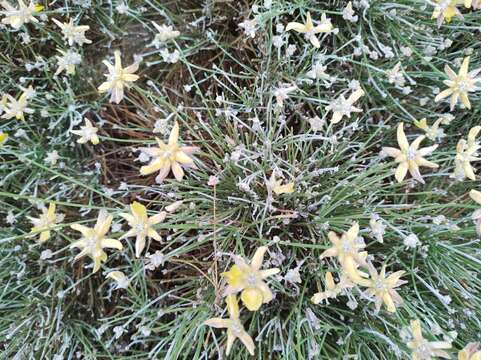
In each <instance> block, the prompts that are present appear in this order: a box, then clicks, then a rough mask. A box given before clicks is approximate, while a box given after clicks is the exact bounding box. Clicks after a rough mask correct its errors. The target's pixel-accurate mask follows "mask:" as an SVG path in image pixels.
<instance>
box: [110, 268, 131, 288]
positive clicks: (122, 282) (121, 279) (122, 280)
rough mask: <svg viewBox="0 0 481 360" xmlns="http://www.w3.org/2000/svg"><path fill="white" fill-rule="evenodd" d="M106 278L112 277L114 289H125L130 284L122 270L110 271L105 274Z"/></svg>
mask: <svg viewBox="0 0 481 360" xmlns="http://www.w3.org/2000/svg"><path fill="white" fill-rule="evenodd" d="M105 277H106V278H107V279H112V280H114V281H115V282H116V284H115V290H117V289H127V287H128V286H129V284H130V280H129V278H128V277H127V276H125V274H124V273H123V272H122V271H111V272H109V273H108V274H107V275H106V276H105Z"/></svg>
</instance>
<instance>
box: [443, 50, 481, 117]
mask: <svg viewBox="0 0 481 360" xmlns="http://www.w3.org/2000/svg"><path fill="white" fill-rule="evenodd" d="M468 68H469V56H467V57H465V58H464V60H463V63H462V65H461V68H460V69H459V73H458V74H456V73H455V72H454V71H453V69H451V68H450V67H449V65H446V66H445V68H444V71H445V72H446V74H447V75H448V77H449V80H444V81H443V83H444V84H445V85H447V86H448V88H447V89H446V90H443V91H441V92H440V93H439V94H438V95H437V96H436V98H435V99H434V101H435V102H438V101H441V100H442V99H444V98H446V97H448V96H451V102H450V104H451V111H452V110H454V107H455V106H456V104H457V102H458V99H461V102H462V103H463V104H464V106H465V107H466V108H467V109H471V102H470V101H469V98H468V93H470V92H474V91H479V90H481V87H479V86H476V84H477V83H479V82H481V77H476V76H477V75H478V74H479V72H480V71H481V68H479V69H476V70H472V71H470V72H469V73H468Z"/></svg>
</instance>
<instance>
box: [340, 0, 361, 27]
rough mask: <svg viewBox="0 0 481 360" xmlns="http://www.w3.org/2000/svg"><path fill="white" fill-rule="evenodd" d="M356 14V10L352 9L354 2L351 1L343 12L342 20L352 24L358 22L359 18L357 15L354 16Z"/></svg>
mask: <svg viewBox="0 0 481 360" xmlns="http://www.w3.org/2000/svg"><path fill="white" fill-rule="evenodd" d="M354 14H355V12H354V10H353V9H352V2H351V1H349V2H348V3H347V5H346V7H345V8H344V10H342V18H343V19H344V20H347V21H350V22H353V23H355V22H357V20H358V16H357V15H354Z"/></svg>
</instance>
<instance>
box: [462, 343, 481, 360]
mask: <svg viewBox="0 0 481 360" xmlns="http://www.w3.org/2000/svg"><path fill="white" fill-rule="evenodd" d="M478 347H479V343H478V342H472V343H469V344H467V345H466V346H465V347H464V349H463V350H461V351H460V352H459V353H458V360H481V351H480V350H478Z"/></svg>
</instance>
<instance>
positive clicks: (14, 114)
mask: <svg viewBox="0 0 481 360" xmlns="http://www.w3.org/2000/svg"><path fill="white" fill-rule="evenodd" d="M2 102H4V105H3V111H4V112H5V114H3V115H2V119H11V118H16V119H17V120H25V114H33V113H34V112H35V110H33V109H31V108H29V107H28V93H27V92H23V93H22V95H20V98H19V99H18V100H16V99H15V98H14V97H13V96H11V95H8V94H7V95H5V97H4V99H3V100H2Z"/></svg>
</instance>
